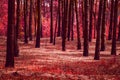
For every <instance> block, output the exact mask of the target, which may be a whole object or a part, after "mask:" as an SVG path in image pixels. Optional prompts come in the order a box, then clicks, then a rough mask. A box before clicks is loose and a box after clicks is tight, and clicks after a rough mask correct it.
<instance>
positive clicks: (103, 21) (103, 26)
mask: <svg viewBox="0 0 120 80" xmlns="http://www.w3.org/2000/svg"><path fill="white" fill-rule="evenodd" d="M106 2H107V1H106V0H104V3H103V12H102V31H101V51H105V42H106V38H105V36H106V35H105V34H106V33H105V23H106V19H105V15H106Z"/></svg>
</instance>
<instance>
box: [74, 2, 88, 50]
mask: <svg viewBox="0 0 120 80" xmlns="http://www.w3.org/2000/svg"><path fill="white" fill-rule="evenodd" d="M75 12H76V21H77V22H76V23H77V49H78V50H79V49H81V41H80V31H79V30H80V28H79V26H80V25H79V19H78V18H79V16H78V10H77V0H75ZM86 15H87V14H86ZM86 18H87V17H86ZM86 24H87V23H86Z"/></svg>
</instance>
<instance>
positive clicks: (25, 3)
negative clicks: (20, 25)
mask: <svg viewBox="0 0 120 80" xmlns="http://www.w3.org/2000/svg"><path fill="white" fill-rule="evenodd" d="M27 6H28V0H24V39H25V40H24V42H25V43H28V22H27V16H28V11H27V8H28V7H27Z"/></svg>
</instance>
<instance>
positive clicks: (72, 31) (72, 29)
mask: <svg viewBox="0 0 120 80" xmlns="http://www.w3.org/2000/svg"><path fill="white" fill-rule="evenodd" d="M71 40H72V41H73V40H74V3H73V0H72V21H71Z"/></svg>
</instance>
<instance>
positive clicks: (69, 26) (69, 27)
mask: <svg viewBox="0 0 120 80" xmlns="http://www.w3.org/2000/svg"><path fill="white" fill-rule="evenodd" d="M71 10H72V0H70V4H69V19H68V33H67V37H68V41H69V40H70V30H71V17H72V16H71V14H72V13H71V12H72V11H71Z"/></svg>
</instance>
